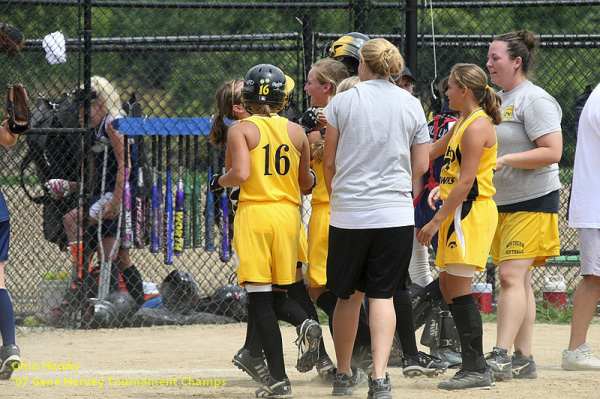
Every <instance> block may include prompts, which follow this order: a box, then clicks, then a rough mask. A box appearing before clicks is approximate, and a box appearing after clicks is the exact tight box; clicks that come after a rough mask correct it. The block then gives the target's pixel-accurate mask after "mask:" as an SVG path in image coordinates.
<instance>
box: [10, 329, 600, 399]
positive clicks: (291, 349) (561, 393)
mask: <svg viewBox="0 0 600 399" xmlns="http://www.w3.org/2000/svg"><path fill="white" fill-rule="evenodd" d="M484 328H485V336H484V343H485V348H486V350H490V349H491V347H492V346H493V343H494V339H495V335H496V326H495V324H486V325H485V327H484ZM282 330H283V339H284V348H285V351H286V364H287V366H288V367H287V371H288V375H289V377H290V379H291V381H292V386H293V393H294V397H295V398H297V399H315V398H327V397H331V386H329V385H323V384H322V383H320V382H319V380H318V377H317V376H316V372H315V371H312V372H310V373H307V374H300V373H298V372H297V371H296V369H295V368H294V364H295V358H296V351H295V350H296V347H295V345H294V344H293V341H294V339H295V330H294V329H293V328H291V327H287V326H286V327H283V328H282ZM245 332H246V329H245V326H244V325H243V324H234V325H222V326H185V327H154V328H144V329H123V330H98V331H44V332H35V333H27V334H20V335H19V336H18V337H17V340H18V343H19V345H20V346H21V348H22V357H23V361H24V363H23V369H22V370H17V371H15V373H14V374H13V378H12V380H10V381H1V382H0V397H2V398H23V397H31V398H67V397H68V398H78V397H85V398H145V399H149V398H155V397H161V398H170V397H195V398H253V397H254V390H255V389H256V388H258V386H257V384H256V383H254V382H253V381H251V380H250V379H249V378H248V377H247V376H246V375H245V374H243V373H242V372H241V371H239V370H237V369H236V368H235V367H233V365H232V364H231V363H230V361H231V358H232V356H233V354H234V353H235V352H236V351H237V349H238V348H239V347H240V346H241V344H242V342H243V340H244V335H245ZM419 337H420V335H419ZM568 337H569V326H566V325H549V324H538V325H536V327H535V344H534V349H535V350H534V355H535V359H536V361H537V364H538V370H539V378H538V379H537V380H526V381H512V382H505V383H498V384H496V387H495V388H493V389H492V390H491V391H487V392H481V391H470V392H460V393H458V392H450V393H447V392H443V391H438V390H437V389H436V386H437V383H438V382H439V381H441V379H442V378H448V376H451V375H452V374H453V373H454V371H449V372H448V373H447V375H444V376H442V377H438V378H433V379H428V378H424V377H423V378H416V379H406V378H404V377H403V376H402V370H401V369H400V368H391V369H390V376H391V379H392V384H393V393H394V397H395V398H400V397H402V398H411V399H415V398H446V397H449V398H461V399H466V398H477V399H480V398H481V397H482V396H483V397H489V398H535V397H543V398H567V397H568V398H578V399H582V398H597V397H599V395H600V394H599V393H598V392H600V373H597V372H566V371H563V370H562V369H560V360H561V352H562V349H563V348H564V347H565V346H566V344H567V342H568ZM589 343H590V345H592V346H593V347H594V348H596V350H597V351H598V352H600V325H598V324H596V325H593V326H592V327H591V330H590V333H589ZM326 345H327V348H328V349H329V351H330V353H332V354H333V344H332V342H331V338H330V337H329V334H326ZM332 357H333V356H332ZM69 366H70V367H69ZM60 367H63V368H67V369H68V370H57V368H60ZM36 368H37V370H36ZM93 380H96V382H98V381H102V384H103V385H102V387H98V386H93V387H88V386H86V385H85V384H86V381H87V382H88V383H89V382H93ZM154 380H156V381H157V382H158V383H160V380H163V384H166V383H168V384H169V386H139V385H135V384H144V383H147V384H148V383H150V384H151V383H153V382H154ZM190 381H191V382H190ZM42 382H44V383H46V384H49V383H54V384H57V385H56V386H42ZM36 384H37V385H36ZM76 384H78V385H79V386H75V385H76ZM123 384H134V385H129V386H127V385H123ZM217 385H220V386H217ZM366 395H367V388H361V389H359V390H358V391H356V392H355V394H354V397H357V398H364V397H366Z"/></svg>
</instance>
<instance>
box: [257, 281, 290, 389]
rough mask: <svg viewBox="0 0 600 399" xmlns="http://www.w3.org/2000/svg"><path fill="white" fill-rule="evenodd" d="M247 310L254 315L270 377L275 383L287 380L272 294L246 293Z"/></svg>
mask: <svg viewBox="0 0 600 399" xmlns="http://www.w3.org/2000/svg"><path fill="white" fill-rule="evenodd" d="M248 302H249V303H248V308H249V310H250V312H253V313H254V325H255V326H256V332H257V333H258V336H259V338H260V342H261V344H262V346H263V350H264V352H265V357H266V358H267V365H268V366H269V372H270V373H271V377H273V378H274V379H275V380H277V381H281V380H283V379H284V378H287V375H286V373H285V363H284V360H283V344H282V342H281V340H282V338H281V330H280V329H279V324H278V323H277V317H276V316H275V309H274V308H273V293H272V292H250V293H248Z"/></svg>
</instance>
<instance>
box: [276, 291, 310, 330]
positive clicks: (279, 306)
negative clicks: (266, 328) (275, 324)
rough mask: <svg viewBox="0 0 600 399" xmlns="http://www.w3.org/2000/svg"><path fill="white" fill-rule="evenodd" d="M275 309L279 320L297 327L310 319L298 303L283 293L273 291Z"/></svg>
mask: <svg viewBox="0 0 600 399" xmlns="http://www.w3.org/2000/svg"><path fill="white" fill-rule="evenodd" d="M273 309H274V310H275V316H277V320H283V321H285V322H288V323H290V324H291V325H293V326H296V327H297V326H299V325H300V324H302V323H304V320H306V319H308V318H309V317H308V315H307V314H306V312H305V311H304V309H302V307H301V306H300V305H299V304H298V302H296V301H294V300H292V299H290V298H288V296H287V295H286V293H285V292H283V291H273Z"/></svg>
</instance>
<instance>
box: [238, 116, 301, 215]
mask: <svg viewBox="0 0 600 399" xmlns="http://www.w3.org/2000/svg"><path fill="white" fill-rule="evenodd" d="M241 122H252V123H254V124H255V125H256V127H257V128H258V131H259V132H260V143H259V144H258V145H257V146H256V148H254V149H253V150H252V151H250V177H249V178H248V180H247V181H246V182H244V183H243V184H242V185H241V186H240V202H244V201H253V202H275V201H289V202H291V203H293V204H296V205H298V206H300V204H301V202H300V185H299V183H298V168H299V165H300V152H299V151H298V150H297V149H296V147H294V144H293V143H292V141H291V140H290V138H289V136H288V131H287V123H288V120H287V119H286V118H282V117H279V116H271V117H261V116H251V117H248V118H245V119H242V120H241Z"/></svg>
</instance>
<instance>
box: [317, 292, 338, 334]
mask: <svg viewBox="0 0 600 399" xmlns="http://www.w3.org/2000/svg"><path fill="white" fill-rule="evenodd" d="M336 304H337V297H336V296H335V295H334V294H332V293H331V291H325V292H324V293H322V294H321V295H319V297H318V298H317V306H318V307H320V308H321V309H323V311H324V312H325V313H327V317H328V318H329V332H330V333H331V336H332V337H333V312H334V311H335V305H336Z"/></svg>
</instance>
